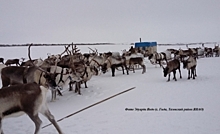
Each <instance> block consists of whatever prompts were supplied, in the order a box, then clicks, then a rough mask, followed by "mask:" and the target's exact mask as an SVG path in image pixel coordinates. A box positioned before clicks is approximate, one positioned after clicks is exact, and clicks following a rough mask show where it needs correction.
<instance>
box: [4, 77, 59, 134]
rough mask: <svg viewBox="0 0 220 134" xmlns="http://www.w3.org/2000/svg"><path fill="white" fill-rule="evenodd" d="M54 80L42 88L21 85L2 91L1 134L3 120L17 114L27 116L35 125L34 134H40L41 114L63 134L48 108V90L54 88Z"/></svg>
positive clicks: (48, 81)
mask: <svg viewBox="0 0 220 134" xmlns="http://www.w3.org/2000/svg"><path fill="white" fill-rule="evenodd" d="M55 86H56V83H55V82H54V80H49V79H48V80H47V86H40V85H39V84H36V83H28V84H19V85H13V86H9V87H3V88H2V89H0V105H1V107H0V133H1V134H3V130H2V125H1V124H2V119H4V118H6V117H10V116H13V115H14V114H16V115H17V116H20V115H22V114H24V113H25V114H27V115H28V116H29V117H30V119H31V120H32V121H33V122H34V124H35V131H34V134H38V133H39V131H40V126H41V124H42V121H41V119H40V118H39V113H41V114H43V115H44V116H45V117H46V118H47V119H48V120H49V121H50V122H51V123H52V124H53V125H54V127H55V128H56V129H57V131H58V133H59V134H63V132H62V131H61V129H60V127H59V125H58V124H57V122H56V120H55V119H54V116H53V115H52V114H51V112H50V110H49V108H48V106H47V91H48V88H54V87H55Z"/></svg>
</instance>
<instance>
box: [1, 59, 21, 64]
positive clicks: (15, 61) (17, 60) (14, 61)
mask: <svg viewBox="0 0 220 134" xmlns="http://www.w3.org/2000/svg"><path fill="white" fill-rule="evenodd" d="M11 64H15V65H16V66H20V63H19V59H8V60H7V61H6V62H5V65H6V66H11Z"/></svg>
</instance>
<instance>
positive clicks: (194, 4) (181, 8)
mask: <svg viewBox="0 0 220 134" xmlns="http://www.w3.org/2000/svg"><path fill="white" fill-rule="evenodd" d="M0 1H1V4H0V18H1V21H0V44H4V43H6V44H14V43H71V42H74V43H97V42H111V43H133V42H136V41H139V38H142V41H157V42H158V43H191V42H206V41H213V42H219V41H220V1H219V0H62V1H61V0H31V1H30V0H0Z"/></svg>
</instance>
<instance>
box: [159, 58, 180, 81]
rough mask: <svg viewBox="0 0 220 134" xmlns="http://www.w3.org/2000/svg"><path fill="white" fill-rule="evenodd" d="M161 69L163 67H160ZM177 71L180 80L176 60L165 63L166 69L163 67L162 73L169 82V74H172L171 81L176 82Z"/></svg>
mask: <svg viewBox="0 0 220 134" xmlns="http://www.w3.org/2000/svg"><path fill="white" fill-rule="evenodd" d="M162 67H163V66H162ZM177 69H178V70H179V74H180V79H181V78H182V75H181V70H180V61H179V60H177V59H174V60H171V61H169V62H168V63H167V66H166V67H163V73H164V77H166V76H167V75H168V80H167V81H170V73H171V72H173V79H174V80H175V81H177V79H176V70H177Z"/></svg>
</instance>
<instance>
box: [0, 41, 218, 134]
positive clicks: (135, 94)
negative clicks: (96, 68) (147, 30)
mask: <svg viewBox="0 0 220 134" xmlns="http://www.w3.org/2000/svg"><path fill="white" fill-rule="evenodd" d="M195 46H196V45H195ZM78 47H79V48H80V50H81V52H83V53H84V52H89V49H88V46H78ZM89 47H91V48H97V49H98V52H108V51H118V52H120V53H121V52H122V50H124V49H129V47H130V46H129V45H107V46H101V45H99V46H89ZM180 47H181V48H182V49H185V48H184V46H158V51H159V52H160V51H165V50H166V49H167V48H177V49H179V48H180ZM189 47H194V46H189ZM211 47H212V46H211ZM63 50H64V47H63V46H50V47H49V46H45V47H32V48H31V55H32V57H33V58H40V57H41V58H45V57H47V53H51V54H58V53H61V52H62V51H63ZM0 54H1V55H0V56H1V57H4V58H5V59H6V57H7V58H8V59H9V58H21V57H25V58H27V47H3V48H0ZM197 64H198V66H197V75H198V76H197V77H196V79H195V80H192V79H190V80H187V75H188V73H187V70H184V69H182V67H181V71H182V76H183V78H182V79H180V78H179V73H178V72H177V75H176V76H177V81H174V80H171V81H170V82H167V78H165V77H163V72H162V68H160V67H159V65H158V66H156V67H155V65H151V64H150V62H149V60H148V59H145V65H146V66H147V72H146V73H145V74H142V73H141V72H142V70H136V72H135V73H133V72H132V71H130V72H129V75H126V74H125V75H123V74H122V72H121V71H116V76H115V77H111V72H110V71H109V72H107V73H106V74H101V75H99V76H93V77H92V79H91V80H90V81H88V83H87V85H88V88H87V89H86V88H84V85H83V86H82V89H81V93H82V95H78V94H76V93H74V92H70V91H68V90H67V86H65V89H64V90H63V91H62V92H63V96H58V98H57V100H56V101H55V102H50V96H51V94H50V92H49V93H48V100H47V101H48V106H49V108H50V110H51V113H52V114H53V115H54V116H55V118H56V120H59V119H61V118H64V117H66V116H67V115H70V114H72V113H74V112H77V111H79V110H81V109H83V108H85V107H87V106H90V105H92V104H94V103H97V102H99V101H101V100H103V99H106V98H108V97H110V96H112V95H115V94H117V93H120V92H122V91H124V90H127V89H129V88H132V87H135V88H134V89H133V90H130V91H128V92H126V93H124V94H121V95H119V96H116V97H114V98H111V99H109V100H107V101H105V102H103V103H100V104H98V105H96V106H94V107H91V108H89V109H86V110H84V111H82V112H80V113H78V114H75V115H73V116H70V117H68V118H64V119H63V120H61V121H59V122H58V124H59V125H60V127H61V129H62V130H63V132H64V133H65V134H97V133H101V134H113V133H117V134H123V133H126V134H134V133H138V134H146V133H152V134H161V133H163V134H171V133H175V134H186V133H187V134H194V133H200V134H207V133H212V134H217V133H220V127H219V124H220V115H219V111H220V105H219V100H220V99H219V94H220V91H219V90H220V88H219V87H220V81H219V76H220V71H219V66H220V62H219V58H218V57H208V58H200V59H198V61H197ZM181 66H182V65H181ZM171 78H172V74H171ZM187 108H188V109H194V108H200V109H199V110H194V111H193V110H188V111H187V110H186V111H183V110H182V111H181V110H180V111H171V110H169V109H187ZM128 109H130V110H128ZM132 109H133V110H132ZM150 109H151V110H150ZM156 109H157V111H156ZM165 110H167V111H165ZM40 118H41V119H42V121H43V124H42V126H45V125H47V124H49V123H50V122H49V121H48V120H47V119H46V118H45V117H43V116H40ZM2 127H3V130H4V132H5V134H12V133H13V134H21V133H22V134H30V133H33V132H34V124H33V122H32V121H31V120H30V119H29V117H28V116H26V115H24V116H20V117H17V118H7V119H4V120H3V123H2ZM40 133H41V134H55V133H57V131H56V129H55V128H54V126H53V125H50V126H48V127H46V128H43V129H41V131H40Z"/></svg>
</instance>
